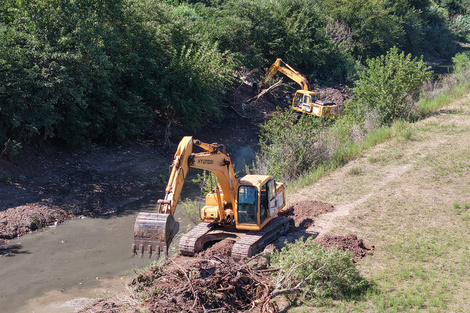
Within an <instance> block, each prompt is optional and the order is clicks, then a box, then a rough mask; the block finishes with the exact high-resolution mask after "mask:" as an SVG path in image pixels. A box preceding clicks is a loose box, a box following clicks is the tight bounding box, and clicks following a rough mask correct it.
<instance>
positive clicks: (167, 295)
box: [81, 256, 271, 313]
mask: <svg viewBox="0 0 470 313" xmlns="http://www.w3.org/2000/svg"><path fill="white" fill-rule="evenodd" d="M263 275H264V274H263V272H262V271H257V270H256V269H250V268H249V267H248V266H247V265H245V264H239V263H235V262H233V261H232V260H230V259H229V258H203V259H201V258H199V257H196V258H185V257H181V256H178V257H176V258H174V259H171V260H169V261H167V262H166V263H165V264H163V265H161V266H159V267H155V268H153V269H151V270H148V271H146V272H144V273H141V274H140V275H138V276H137V277H136V278H135V279H134V280H133V282H132V283H131V285H130V288H132V290H133V292H132V293H131V295H129V296H127V298H124V299H123V297H122V296H123V295H121V298H119V295H117V296H115V297H113V298H108V299H105V300H102V301H99V302H98V303H95V304H94V305H93V306H91V307H88V308H85V309H84V310H82V311H81V312H82V313H84V312H126V308H129V304H132V303H133V302H140V303H142V300H143V303H144V307H145V309H146V310H147V311H148V312H158V313H170V312H171V313H172V312H209V311H214V312H245V311H249V310H251V309H252V308H253V307H254V306H256V305H262V304H263V303H264V302H265V301H266V300H267V299H268V296H269V293H270V292H271V287H270V286H269V285H267V284H266V283H263V281H265V280H266V278H265V277H264V276H263ZM266 281H267V280H266ZM123 300H124V301H123ZM127 312H129V311H127ZM130 312H132V311H130Z"/></svg>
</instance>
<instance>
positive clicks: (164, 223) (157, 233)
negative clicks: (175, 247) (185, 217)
mask: <svg viewBox="0 0 470 313" xmlns="http://www.w3.org/2000/svg"><path fill="white" fill-rule="evenodd" d="M178 230H179V223H178V222H176V221H175V219H174V217H173V215H170V214H162V213H144V212H141V213H139V215H138V216H137V219H136V221H135V224H134V242H133V243H132V255H133V256H134V255H136V254H140V256H141V257H143V255H144V253H145V251H147V253H148V256H149V258H151V257H152V254H155V256H156V258H157V259H158V258H160V254H161V252H163V253H164V254H165V256H167V255H168V247H169V246H170V243H171V240H172V239H173V237H174V236H175V235H176V233H178Z"/></svg>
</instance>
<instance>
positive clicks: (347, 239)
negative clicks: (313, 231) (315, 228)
mask: <svg viewBox="0 0 470 313" xmlns="http://www.w3.org/2000/svg"><path fill="white" fill-rule="evenodd" d="M315 241H316V242H318V243H320V244H321V245H323V246H324V247H325V248H331V247H336V248H338V249H339V250H342V251H350V252H351V253H352V254H353V255H354V256H353V258H352V259H351V260H352V261H353V262H354V263H357V262H359V261H360V260H361V259H362V258H364V257H365V256H366V255H367V254H369V253H371V252H372V251H373V250H374V246H366V245H365V244H364V241H363V240H362V239H358V238H357V236H356V235H352V234H350V235H347V236H329V235H325V236H322V237H321V238H317V239H315Z"/></svg>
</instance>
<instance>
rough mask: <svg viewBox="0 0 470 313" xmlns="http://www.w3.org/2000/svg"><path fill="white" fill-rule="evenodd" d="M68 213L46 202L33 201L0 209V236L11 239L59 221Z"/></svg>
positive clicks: (65, 217)
mask: <svg viewBox="0 0 470 313" xmlns="http://www.w3.org/2000/svg"><path fill="white" fill-rule="evenodd" d="M67 218H69V214H67V212H66V211H64V210H62V209H61V208H59V207H54V206H50V204H47V203H35V204H30V205H24V206H19V207H15V208H12V209H8V210H5V211H0V226H1V227H0V238H4V239H13V238H15V237H18V236H21V235H24V234H28V233H30V232H32V231H34V230H37V229H40V228H43V227H47V226H50V225H53V224H55V223H61V222H63V221H65V220H66V219H67Z"/></svg>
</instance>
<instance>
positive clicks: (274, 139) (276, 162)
mask: <svg viewBox="0 0 470 313" xmlns="http://www.w3.org/2000/svg"><path fill="white" fill-rule="evenodd" d="M328 123H329V122H328V120H325V119H320V118H314V117H312V116H311V115H308V114H302V115H301V116H300V118H297V116H296V115H295V114H294V113H293V110H292V109H290V108H289V109H286V110H284V111H278V112H275V113H274V114H273V116H272V119H271V120H269V121H267V122H266V123H264V124H263V125H261V133H260V154H259V155H258V160H257V163H258V164H257V168H258V171H259V172H264V173H269V174H271V175H273V176H275V177H276V178H278V179H280V180H282V181H284V182H286V183H287V182H289V181H291V180H293V179H295V178H297V177H299V176H300V175H301V174H303V173H304V172H306V171H308V170H309V169H312V168H314V167H315V166H316V165H317V164H319V163H321V162H322V161H323V160H325V159H326V158H327V157H328V149H327V137H326V126H327V125H328Z"/></svg>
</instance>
